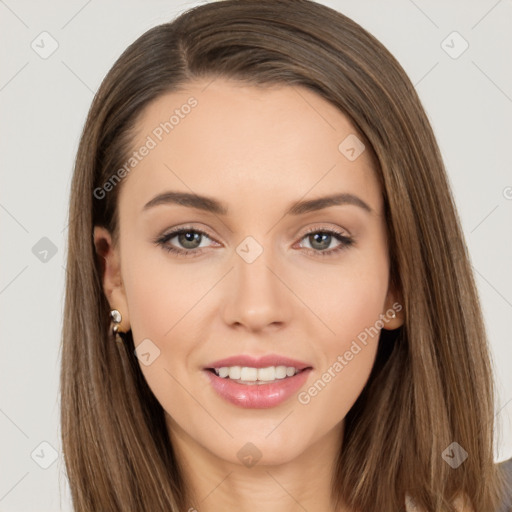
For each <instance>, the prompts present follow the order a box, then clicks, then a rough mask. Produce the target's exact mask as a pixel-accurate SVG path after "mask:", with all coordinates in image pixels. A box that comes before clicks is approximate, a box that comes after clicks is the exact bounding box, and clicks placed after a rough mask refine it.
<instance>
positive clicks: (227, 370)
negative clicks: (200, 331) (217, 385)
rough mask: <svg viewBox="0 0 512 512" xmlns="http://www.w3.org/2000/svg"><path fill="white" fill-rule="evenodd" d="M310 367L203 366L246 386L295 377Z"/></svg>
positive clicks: (217, 374)
mask: <svg viewBox="0 0 512 512" xmlns="http://www.w3.org/2000/svg"><path fill="white" fill-rule="evenodd" d="M312 369H313V368H312V367H311V366H307V367H305V368H302V369H298V368H295V367H294V366H284V365H282V366H269V367H266V368H253V367H247V366H244V367H242V366H230V367H227V366H222V367H219V368H205V370H206V371H209V372H210V373H213V374H214V375H215V376H216V377H219V378H221V379H227V380H229V381H232V382H236V383H238V384H244V385H248V386H251V385H265V384H271V383H275V382H278V381H280V380H284V379H289V378H291V377H295V376H296V375H298V374H299V373H302V372H305V371H307V370H312Z"/></svg>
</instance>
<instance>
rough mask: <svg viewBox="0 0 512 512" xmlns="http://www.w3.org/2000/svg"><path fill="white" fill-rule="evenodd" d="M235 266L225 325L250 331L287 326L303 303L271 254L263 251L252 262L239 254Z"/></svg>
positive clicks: (227, 292)
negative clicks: (294, 312)
mask: <svg viewBox="0 0 512 512" xmlns="http://www.w3.org/2000/svg"><path fill="white" fill-rule="evenodd" d="M233 264H234V268H233V269H232V271H231V272H230V273H229V276H228V285H227V286H226V290H225V293H226V296H225V300H224V307H223V315H224V321H225V322H226V323H227V324H228V325H232V326H238V327H240V326H244V327H245V328H246V329H247V330H250V331H262V330H264V329H266V328H268V327H270V326H273V327H272V328H276V327H283V326H284V325H285V324H287V323H288V322H289V321H290V318H291V317H292V313H293V310H294V307H295V308H296V307H297V304H300V302H297V298H296V297H295V296H294V294H293V291H292V290H291V288H293V286H290V283H287V280H288V281H289V280H290V279H287V277H289V276H287V273H286V272H283V271H282V270H281V268H282V267H280V266H279V264H278V263H277V261H276V258H274V257H273V256H272V254H271V251H270V250H267V249H265V250H263V252H262V253H261V254H260V255H259V256H258V257H257V258H256V259H255V260H254V261H252V262H250V259H248V260H246V259H244V257H242V256H240V255H239V254H238V253H235V255H234V258H233ZM294 301H295V302H294Z"/></svg>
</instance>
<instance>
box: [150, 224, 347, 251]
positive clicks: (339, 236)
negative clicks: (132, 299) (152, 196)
mask: <svg viewBox="0 0 512 512" xmlns="http://www.w3.org/2000/svg"><path fill="white" fill-rule="evenodd" d="M183 233H198V234H200V235H206V237H208V238H209V239H210V240H212V237H210V236H209V235H208V233H206V232H204V231H201V230H199V229H195V228H192V227H183V228H179V229H176V230H174V231H171V232H170V233H167V234H165V235H162V236H160V237H157V238H156V239H155V240H154V243H155V244H157V245H158V246H161V247H162V249H164V250H166V251H167V252H169V253H173V254H176V255H178V256H182V257H185V258H193V257H196V256H199V255H201V254H202V253H203V250H202V249H204V247H203V248H201V249H188V250H187V249H178V248H176V247H174V246H172V245H168V244H167V242H168V241H169V240H171V239H172V238H174V237H175V236H177V235H181V234H183ZM314 233H323V234H327V235H333V236H334V238H336V239H337V240H338V241H339V242H341V243H340V245H338V247H336V248H334V249H329V250H326V251H318V250H314V249H310V248H309V247H305V249H306V250H307V251H308V252H309V251H311V252H313V253H314V255H315V256H316V255H318V256H322V257H325V256H335V255H337V254H338V253H339V252H341V251H343V250H345V249H348V248H349V247H350V246H351V245H353V244H354V242H355V240H354V238H352V237H348V236H346V235H344V234H343V233H341V232H339V231H337V230H335V229H318V228H316V229H312V230H310V231H307V232H306V233H304V235H303V236H302V238H301V240H302V239H304V238H306V237H307V236H308V235H311V234H314Z"/></svg>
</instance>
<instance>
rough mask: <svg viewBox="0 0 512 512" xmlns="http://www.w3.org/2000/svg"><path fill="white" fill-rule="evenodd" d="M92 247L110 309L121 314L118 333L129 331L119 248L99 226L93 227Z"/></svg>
mask: <svg viewBox="0 0 512 512" xmlns="http://www.w3.org/2000/svg"><path fill="white" fill-rule="evenodd" d="M94 246H95V248H96V254H97V255H98V259H99V260H100V262H101V264H100V267H101V274H102V275H101V280H102V282H103V291H104V293H105V297H106V298H107V300H108V302H109V304H110V308H111V309H117V310H118V311H119V312H120V313H121V323H120V324H119V332H127V331H129V330H130V318H129V312H128V301H127V299H126V292H125V289H124V285H123V280H122V277H121V260H120V255H119V248H118V247H114V245H113V243H112V237H111V235H110V232H109V231H108V230H107V229H105V228H104V227H101V226H95V227H94Z"/></svg>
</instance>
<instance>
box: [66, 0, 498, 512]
mask: <svg viewBox="0 0 512 512" xmlns="http://www.w3.org/2000/svg"><path fill="white" fill-rule="evenodd" d="M70 219H71V222H70V227H69V252H68V266H67V269H68V280H67V288H66V303H65V320H64V326H63V357H62V377H61V378H62V383H61V388H62V432H63V448H64V455H65V462H66V467H67V473H68V478H69V483H70V488H71V492H72V496H73V502H74V506H75V510H77V511H86V510H87V511H88V510H123V511H125V510H138V511H141V510H151V511H155V510H162V511H163V510H172V511H178V510H180V511H181V510H188V511H193V510H198V511H201V512H203V511H206V512H209V511H217V510H234V509H235V508H236V510H255V509H256V510H265V511H267V512H272V511H273V510H278V509H279V510H280V511H281V512H282V511H295V510H315V511H329V512H331V511H336V512H349V511H350V512H356V511H357V512H360V511H363V512H369V511H370V510H379V511H380V512H388V511H389V512H391V511H393V512H395V511H397V510H407V511H412V510H425V511H432V512H441V511H448V510H450V511H453V510H459V511H460V510H464V511H469V510H472V511H475V512H480V511H486V512H487V511H495V510H498V508H499V506H500V503H501V504H502V505H503V506H504V504H503V503H502V501H503V499H504V495H505V481H504V471H501V468H497V467H496V466H495V465H494V462H493V418H494V413H493V411H494V407H493V383H492V373H491V366H490V361H489V353H488V346H487V339H486V333H485V330H484V324H483V320H482V313H481V310H480V305H479V301H478V295H477V291H476V287H475V283H474V280H473V276H472V273H471V267H470V264H469V260H468V255H467V251H466V247H465V244H464V240H463V234H462V230H461V227H460V222H459V219H458V216H457V213H456V210H455V206H454V202H453V199H452V195H451V191H450V188H449V184H448V180H447V177H446V172H445V169H444V166H443V163H442V160H441V156H440V153H439V150H438V146H437V144H436V141H435V139H434V136H433V133H432V129H431V127H430V125H429V122H428V120H427V117H426V115H425V113H424V110H423V108H422V106H421V104H420V101H419V99H418V97H417V95H416V92H415V90H414V88H413V86H412V84H411V83H410V81H409V79H408V78H407V76H406V74H405V72H404V71H403V69H402V68H401V67H400V65H399V64H398V63H397V61H396V60H395V59H394V58H393V57H392V56H391V55H390V54H389V52H388V51H387V50H386V49H385V48H384V47H383V46H382V45H381V44H380V43H379V42H378V41H377V40H376V39H375V38H373V37H372V36H371V35H370V34H368V33H367V32H366V31H365V30H363V29H362V28H361V27H360V26H359V25H357V24H356V23H354V22H353V21H351V20H350V19H348V18H346V17H345V16H343V15H342V14H340V13H338V12H336V11H333V10H332V9H329V8H327V7H325V6H322V5H319V4H316V3H314V2H311V1H308V0H294V1H290V0H286V1H285V0H279V1H270V0H265V1H261V0H258V1H256V0H254V1H253V0H246V1H236V0H225V1H222V2H217V3H212V4H206V5H201V6H199V7H196V8H194V9H192V10H190V11H188V12H186V13H184V14H182V15H181V16H180V17H179V18H177V19H176V20H174V21H173V22H171V23H167V24H164V25H161V26H158V27H155V28H153V29H151V30H149V31H148V32H146V33H145V34H144V35H142V36H141V37H140V38H139V39H138V40H137V41H135V42H134V43H133V44H132V45H131V46H130V47H129V48H128V49H127V50H126V51H125V52H124V53H123V55H122V56H121V57H120V58H119V59H118V61H117V62H116V63H115V65H114V66H113V68H112V70H111V71H110V72H109V73H108V75H107V76H106V78H105V80H104V81H103V83H102V85H101V87H100V89H99V91H98V93H97V95H96V97H95V99H94V101H93V104H92V106H91V110H90V112H89V116H88V119H87V122H86V125H85V128H84V131H83V134H82V139H81V142H80V147H79V150H78V155H77V160H76V166H75V172H74V176H73V185H72V194H71V201H70Z"/></svg>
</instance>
